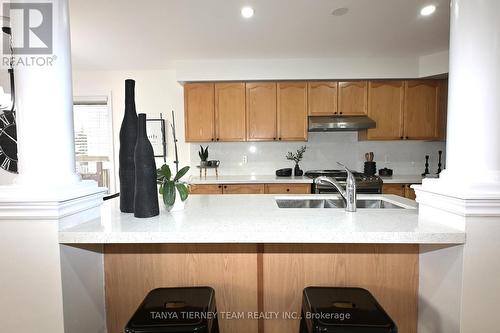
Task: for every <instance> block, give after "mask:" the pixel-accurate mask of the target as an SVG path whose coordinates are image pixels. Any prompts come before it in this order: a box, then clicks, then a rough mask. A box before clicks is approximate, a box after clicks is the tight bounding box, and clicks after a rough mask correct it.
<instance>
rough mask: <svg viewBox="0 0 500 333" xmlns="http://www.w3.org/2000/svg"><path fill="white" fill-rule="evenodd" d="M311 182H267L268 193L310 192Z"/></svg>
mask: <svg viewBox="0 0 500 333" xmlns="http://www.w3.org/2000/svg"><path fill="white" fill-rule="evenodd" d="M310 193H311V184H266V194H310Z"/></svg>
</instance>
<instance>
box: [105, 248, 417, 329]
mask: <svg viewBox="0 0 500 333" xmlns="http://www.w3.org/2000/svg"><path fill="white" fill-rule="evenodd" d="M418 260H419V250H418V245H411V244H404V245H383V244H338V245H335V244H331V245H330V244H279V245H273V244H106V245H105V247H104V276H105V288H106V290H105V296H106V303H105V304H106V318H107V326H108V332H109V333H119V332H123V327H125V325H126V323H127V321H128V320H129V319H130V317H131V316H132V315H133V313H134V311H135V310H136V309H137V307H138V306H139V304H140V303H141V301H142V300H143V299H144V297H145V296H146V294H147V293H148V292H149V291H150V290H152V289H154V288H159V287H179V286H211V287H213V288H214V289H215V293H216V303H217V311H218V312H219V313H229V312H231V313H238V312H243V313H245V316H243V317H242V318H239V319H235V318H234V317H233V318H227V317H219V318H220V320H219V325H220V332H221V333H235V332H237V333H262V332H265V333H291V332H299V320H298V319H297V317H298V316H300V309H301V303H302V302H301V301H302V290H303V289H304V288H305V287H308V286H335V287H361V288H366V289H368V290H369V291H370V292H371V293H372V294H373V296H375V298H376V299H377V300H378V301H379V303H380V304H381V305H382V307H383V308H384V310H386V311H387V313H388V314H389V316H390V317H391V318H392V319H393V320H394V321H395V322H396V325H397V326H398V329H399V330H398V331H399V332H401V333H416V332H417V304H418V276H419V272H418V265H419V261H418ZM249 312H267V313H271V312H273V313H278V317H277V318H273V319H268V320H265V319H255V318H250V317H249V316H248V315H247V314H248V313H249Z"/></svg>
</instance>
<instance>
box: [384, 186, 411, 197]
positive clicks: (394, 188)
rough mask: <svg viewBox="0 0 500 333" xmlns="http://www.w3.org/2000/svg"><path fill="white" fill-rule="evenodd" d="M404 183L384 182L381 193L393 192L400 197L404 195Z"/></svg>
mask: <svg viewBox="0 0 500 333" xmlns="http://www.w3.org/2000/svg"><path fill="white" fill-rule="evenodd" d="M405 187H406V186H405V184H384V185H382V194H394V195H399V196H400V197H404V196H405V194H406V193H405Z"/></svg>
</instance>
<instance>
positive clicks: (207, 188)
mask: <svg viewBox="0 0 500 333" xmlns="http://www.w3.org/2000/svg"><path fill="white" fill-rule="evenodd" d="M189 194H222V185H217V184H210V185H205V184H199V185H196V184H191V185H189Z"/></svg>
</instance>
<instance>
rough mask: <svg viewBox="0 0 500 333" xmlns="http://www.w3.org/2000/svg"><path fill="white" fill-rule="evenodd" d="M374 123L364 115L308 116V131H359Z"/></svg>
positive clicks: (370, 126) (372, 126)
mask: <svg viewBox="0 0 500 333" xmlns="http://www.w3.org/2000/svg"><path fill="white" fill-rule="evenodd" d="M375 125H376V124H375V121H373V120H372V119H371V118H368V117H366V116H353V117H348V116H326V117H316V116H315V117H309V132H341V131H359V130H364V129H367V128H374V127H375Z"/></svg>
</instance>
